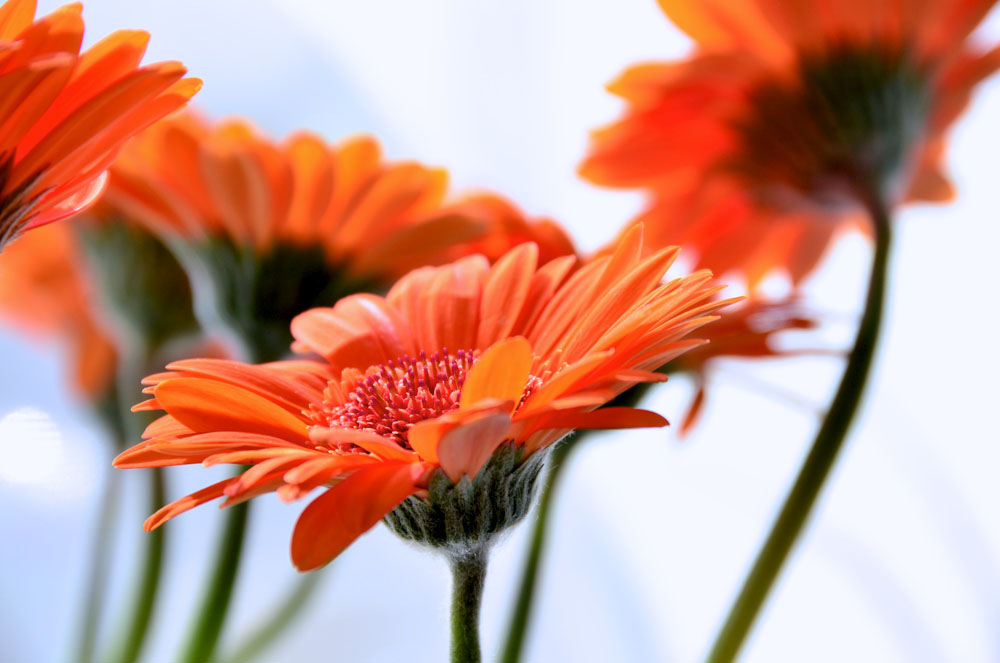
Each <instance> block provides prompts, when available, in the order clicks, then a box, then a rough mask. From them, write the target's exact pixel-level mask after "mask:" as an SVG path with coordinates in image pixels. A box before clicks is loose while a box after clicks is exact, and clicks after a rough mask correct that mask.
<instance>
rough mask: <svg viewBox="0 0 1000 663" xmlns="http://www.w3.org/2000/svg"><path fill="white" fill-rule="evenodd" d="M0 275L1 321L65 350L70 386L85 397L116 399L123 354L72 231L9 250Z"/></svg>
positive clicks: (55, 230)
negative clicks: (104, 317)
mask: <svg viewBox="0 0 1000 663" xmlns="http://www.w3.org/2000/svg"><path fill="white" fill-rule="evenodd" d="M0 275H2V277H0V317H2V318H3V319H5V320H7V321H9V322H10V323H13V324H14V325H16V326H17V327H18V328H19V329H21V330H23V331H24V332H25V333H27V334H30V335H32V336H35V337H36V338H38V339H52V338H54V339H56V340H57V341H58V342H60V343H63V344H65V345H66V346H67V348H68V349H69V356H68V360H67V363H68V364H69V366H68V368H69V371H68V373H69V381H70V383H71V385H72V388H73V390H74V391H76V392H77V393H78V394H79V395H80V396H82V397H84V398H86V399H88V400H91V401H93V402H95V403H100V402H102V401H104V400H106V399H108V398H109V397H110V398H112V399H114V393H113V392H114V385H115V371H116V367H117V365H118V362H117V359H118V353H117V350H116V349H115V344H114V341H113V340H112V338H111V337H110V333H109V332H108V331H107V330H106V327H105V324H106V323H105V322H103V321H101V320H100V319H99V312H98V311H99V304H98V300H97V297H98V294H97V292H96V291H95V285H96V284H95V283H94V277H93V274H92V273H91V271H90V268H89V267H88V265H87V264H86V262H85V260H84V258H83V255H82V253H81V248H80V243H79V240H77V238H76V236H75V234H74V230H73V228H72V227H70V226H69V225H53V226H47V227H45V228H44V229H39V230H38V232H35V233H32V234H31V235H30V236H27V237H25V238H23V239H22V240H21V241H19V242H18V243H17V244H16V245H13V246H11V247H9V248H7V249H6V250H5V251H4V252H3V254H2V255H0ZM111 407H112V408H114V407H116V404H115V403H114V402H112V404H111Z"/></svg>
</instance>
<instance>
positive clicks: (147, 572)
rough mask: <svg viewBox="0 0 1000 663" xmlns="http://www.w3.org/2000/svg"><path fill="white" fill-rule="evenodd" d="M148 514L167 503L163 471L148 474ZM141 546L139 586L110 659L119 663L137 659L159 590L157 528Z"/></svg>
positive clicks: (159, 536) (160, 561) (160, 557)
mask: <svg viewBox="0 0 1000 663" xmlns="http://www.w3.org/2000/svg"><path fill="white" fill-rule="evenodd" d="M148 477H149V494H148V495H149V503H148V505H147V506H148V508H149V512H150V513H152V512H153V511H155V510H156V509H159V508H160V507H161V506H163V504H164V503H165V502H166V501H167V489H166V481H165V479H164V476H163V470H161V469H160V468H154V469H152V470H150V471H149V473H148ZM142 540H143V543H144V545H145V553H144V554H143V562H142V569H141V571H140V572H139V584H138V586H137V588H136V592H135V599H134V600H133V601H132V608H131V610H130V611H129V613H128V614H129V617H130V622H129V624H128V626H127V627H126V630H125V639H124V641H123V643H122V646H121V649H120V650H119V652H118V654H117V655H116V656H114V657H112V660H115V661H121V663H132V661H136V660H138V659H139V654H140V653H141V652H142V646H143V644H144V643H145V640H146V634H147V633H148V631H149V625H150V623H152V619H153V610H154V608H155V607H156V596H157V594H158V593H159V588H160V576H161V573H162V570H163V549H164V543H165V540H164V530H163V528H162V527H161V528H158V529H156V530H154V531H152V532H150V533H149V534H148V535H146V536H143V537H142Z"/></svg>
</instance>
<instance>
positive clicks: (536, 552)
mask: <svg viewBox="0 0 1000 663" xmlns="http://www.w3.org/2000/svg"><path fill="white" fill-rule="evenodd" d="M582 437H583V436H582V435H579V436H577V437H574V438H568V439H565V440H563V441H562V442H560V443H559V444H557V445H556V446H555V447H554V448H553V449H552V453H550V454H549V457H548V459H547V460H546V462H547V463H548V471H547V472H546V474H545V486H544V487H543V488H542V495H541V497H540V498H539V500H538V515H537V516H536V517H535V526H534V529H532V531H531V541H530V543H529V544H528V555H527V557H526V559H525V561H524V569H523V570H522V571H521V582H520V584H519V585H518V590H517V598H516V599H515V602H514V611H513V613H512V615H511V621H510V626H508V628H507V639H506V640H505V642H504V646H503V650H502V652H501V654H500V660H501V661H502V662H503V663H517V661H519V660H521V654H522V653H523V652H524V640H525V636H526V634H527V631H528V622H529V621H530V620H531V609H532V607H533V606H534V598H535V591H536V589H537V586H538V569H539V566H540V564H541V559H542V552H543V551H544V550H545V539H546V533H547V531H548V522H549V512H550V511H551V510H552V501H553V495H554V494H555V489H556V486H557V484H558V483H559V477H560V476H562V469H563V467H565V466H566V457H567V456H568V455H569V452H570V451H571V450H572V448H573V447H574V446H576V444H577V443H579V441H580V440H581V439H582Z"/></svg>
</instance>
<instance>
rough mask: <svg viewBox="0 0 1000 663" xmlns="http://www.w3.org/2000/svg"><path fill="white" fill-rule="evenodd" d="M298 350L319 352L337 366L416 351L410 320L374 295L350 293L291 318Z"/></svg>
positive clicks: (382, 360) (374, 362)
mask: <svg viewBox="0 0 1000 663" xmlns="http://www.w3.org/2000/svg"><path fill="white" fill-rule="evenodd" d="M292 335H293V336H294V337H295V340H296V343H295V345H294V347H295V349H296V350H297V351H300V352H301V351H304V350H311V351H314V352H317V353H319V354H321V355H323V356H324V357H326V359H327V360H328V361H329V362H330V363H331V364H333V365H334V367H336V368H337V369H342V368H347V367H353V368H358V369H360V370H362V371H363V370H364V369H366V368H368V367H369V366H377V365H379V364H384V363H386V362H387V361H388V360H390V359H396V358H397V357H400V356H402V355H404V354H411V355H413V354H416V347H415V346H414V343H413V337H412V334H411V333H410V329H409V324H408V322H407V321H406V320H405V319H403V317H402V316H400V314H399V313H397V312H396V310H395V308H393V307H392V306H391V305H390V304H388V303H387V302H386V301H385V300H384V299H382V298H381V297H376V296H375V295H351V296H349V297H345V298H344V299H341V300H340V301H339V302H337V304H336V306H334V307H333V308H314V309H312V310H309V311H306V312H305V313H302V314H300V315H298V316H296V317H295V319H294V320H292Z"/></svg>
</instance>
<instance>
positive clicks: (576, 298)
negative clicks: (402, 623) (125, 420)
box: [115, 227, 727, 570]
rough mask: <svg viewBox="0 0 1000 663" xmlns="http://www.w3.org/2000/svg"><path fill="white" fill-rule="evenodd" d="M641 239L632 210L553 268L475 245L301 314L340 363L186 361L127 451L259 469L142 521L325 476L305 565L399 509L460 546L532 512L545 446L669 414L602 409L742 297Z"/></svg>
mask: <svg viewBox="0 0 1000 663" xmlns="http://www.w3.org/2000/svg"><path fill="white" fill-rule="evenodd" d="M641 253H642V235H641V228H640V227H637V228H634V229H633V230H632V231H631V232H629V233H626V234H625V235H624V236H623V238H622V240H621V241H620V243H619V244H618V246H617V249H616V250H615V252H614V253H613V254H611V255H607V256H603V257H600V258H597V259H595V260H593V261H592V262H589V263H587V264H585V265H584V266H582V267H581V268H580V269H578V270H577V271H575V272H574V271H573V265H574V260H575V259H574V258H573V257H563V258H557V259H556V260H553V261H551V262H549V263H547V264H546V265H544V266H543V267H540V268H539V267H538V255H539V252H538V247H537V246H536V245H535V244H532V243H528V244H523V245H521V246H518V247H516V248H514V249H513V250H511V251H510V252H508V253H507V254H506V255H504V256H503V257H502V258H501V259H500V260H499V261H497V263H496V264H495V265H494V266H493V267H492V268H491V267H490V266H489V263H488V261H487V260H486V258H485V257H483V256H480V255H476V256H471V257H466V258H463V259H461V260H459V261H457V262H454V263H451V264H448V265H445V266H442V267H424V268H421V269H418V270H415V271H413V272H411V273H410V274H408V275H407V276H405V277H404V278H403V279H402V280H400V281H399V282H398V283H397V284H396V285H395V286H394V287H393V288H392V290H391V291H390V292H389V293H388V295H387V296H386V297H384V298H383V297H380V296H376V295H367V294H363V295H353V296H350V297H347V298H345V299H342V300H341V301H339V302H338V303H337V304H336V305H335V306H333V307H332V308H319V309H313V310H311V311H307V312H306V313H303V314H301V315H300V316H298V317H297V318H296V319H295V320H294V322H293V323H292V332H293V334H294V335H295V338H296V345H295V347H296V349H297V350H299V351H302V352H315V353H316V354H318V355H321V356H322V357H323V358H324V360H325V361H314V360H309V359H298V360H288V361H281V362H275V363H270V364H263V365H256V366H255V365H248V364H242V363H238V362H233V361H213V360H201V359H193V360H188V361H182V362H175V363H174V364H171V365H170V366H169V367H168V369H169V372H168V373H163V374H159V375H154V376H151V377H150V378H148V379H147V381H146V384H147V385H148V389H147V391H148V392H149V393H151V394H152V396H153V398H152V399H151V400H149V401H147V402H145V403H143V404H141V405H139V406H137V407H136V409H138V410H164V411H165V412H166V414H165V415H164V416H163V417H161V418H160V419H158V420H157V421H156V422H154V423H153V424H152V425H151V426H150V427H149V429H148V430H147V431H146V433H145V435H144V437H145V438H146V440H145V441H144V442H142V443H141V444H138V445H137V446H135V447H133V448H131V449H129V450H128V451H126V452H124V453H123V454H121V455H120V456H119V457H118V458H117V459H116V460H115V465H116V466H117V467H120V468H135V467H155V466H166V465H183V464H190V463H202V464H205V465H215V464H219V463H232V464H236V465H252V466H253V467H252V468H250V469H248V470H246V471H245V472H243V473H242V474H241V475H239V476H236V477H233V478H230V479H226V480H224V481H221V482H219V483H216V484H214V485H212V486H209V487H208V488H205V489H203V490H201V491H198V492H196V493H194V494H192V495H189V496H187V497H185V498H182V499H180V500H178V501H176V502H174V503H173V504H170V505H168V506H166V507H164V508H163V509H161V510H160V511H158V512H157V513H155V514H154V515H153V516H152V517H150V518H149V520H147V521H146V529H147V530H148V529H153V528H155V527H158V526H159V525H161V524H162V523H163V522H164V521H166V520H168V519H169V518H172V517H174V516H176V515H177V514H179V513H181V512H183V511H186V510H188V509H190V508H192V507H194V506H197V505H199V504H202V503H204V502H207V501H209V500H213V499H215V498H218V497H223V496H224V497H226V498H227V499H226V501H225V502H224V503H223V506H226V505H230V504H234V503H238V502H241V501H243V500H246V499H249V498H251V497H254V496H256V495H260V494H262V493H266V492H270V491H276V492H277V493H278V496H279V497H281V498H282V499H284V500H294V499H297V498H300V497H303V496H304V495H306V494H308V493H310V492H311V491H313V490H314V489H316V488H319V487H321V486H327V487H328V489H327V491H326V492H325V493H323V495H322V496H320V497H319V498H317V499H316V500H315V501H313V502H312V504H310V505H309V506H308V507H307V508H306V510H305V511H304V512H303V513H302V516H301V518H300V519H299V522H298V524H297V526H296V528H295V533H294V534H293V537H292V551H291V552H292V560H293V562H294V563H295V565H296V566H297V567H298V568H299V569H301V570H310V569H315V568H317V567H319V566H322V565H323V564H326V563H327V562H329V561H330V560H331V559H333V558H334V557H336V556H337V555H338V554H339V553H340V552H341V551H342V550H343V549H344V548H346V547H347V546H348V545H349V544H350V543H351V542H352V541H353V540H354V539H356V538H357V537H358V536H359V535H360V534H362V533H364V532H365V531H366V530H368V529H369V528H370V527H372V526H373V525H374V524H375V523H377V522H378V521H379V520H380V519H382V518H386V517H387V522H389V523H390V524H391V525H392V526H393V528H394V530H395V531H396V532H397V533H400V534H402V535H403V536H405V537H407V538H411V539H414V540H418V541H423V542H426V543H430V544H434V545H438V546H442V547H444V548H445V549H446V550H453V551H454V550H455V549H457V548H461V547H463V546H465V547H466V548H470V547H471V548H478V547H481V546H485V545H486V544H487V543H488V542H489V540H490V539H491V538H492V537H493V535H495V534H496V533H497V532H499V531H500V530H502V529H504V528H505V527H507V526H509V525H511V524H512V523H513V522H514V521H516V520H517V519H519V518H520V517H521V516H523V515H524V513H525V511H526V510H527V507H528V505H529V503H530V495H531V486H532V484H533V482H534V478H535V476H536V475H537V472H538V469H539V467H540V465H541V459H542V457H543V454H542V453H540V452H541V451H542V450H544V449H546V448H547V447H549V446H551V445H552V444H553V443H555V442H556V441H557V440H559V439H560V438H562V437H563V436H565V435H566V434H567V433H568V432H570V431H571V430H573V429H577V428H630V427H639V426H662V425H665V424H666V421H665V420H664V419H663V418H662V417H660V416H659V415H657V414H654V413H652V412H647V411H644V410H635V409H632V408H605V409H599V410H598V409H595V408H598V407H599V406H600V405H602V404H605V403H607V402H608V401H610V400H611V399H612V398H614V397H615V396H616V395H617V394H619V393H620V392H622V391H624V390H625V389H627V388H629V387H630V386H632V385H635V384H637V383H642V382H648V381H661V380H663V379H665V378H664V376H662V375H661V374H659V373H655V372H653V371H654V370H655V369H656V368H658V367H659V366H662V365H663V364H665V363H666V362H668V361H670V360H671V359H673V358H674V357H676V356H678V355H679V354H681V353H682V352H684V351H685V350H687V349H689V348H692V347H694V346H697V345H698V344H700V343H701V341H697V340H686V339H684V337H685V336H686V335H687V334H689V333H690V332H691V331H693V330H694V329H696V328H698V327H699V326H701V325H702V324H704V323H706V322H708V321H710V320H712V319H714V318H713V317H712V316H710V315H709V314H710V313H711V312H712V311H714V310H715V309H717V308H719V307H721V306H723V305H725V304H726V303H727V302H722V301H711V300H712V295H713V294H714V293H716V292H718V290H719V288H718V287H715V286H714V285H712V284H711V283H710V277H711V275H710V274H709V273H707V272H699V273H696V274H693V275H691V276H688V277H685V278H680V279H677V280H674V281H671V282H669V283H667V284H662V283H661V279H662V277H663V275H664V273H665V271H666V270H667V268H668V267H669V266H670V264H671V263H672V262H673V260H674V257H675V256H676V255H677V250H676V249H674V248H671V249H664V250H661V251H659V252H656V253H655V254H653V255H652V256H649V257H647V258H645V259H643V258H642V257H641ZM491 459H492V460H491ZM484 467H485V469H484ZM404 500H406V505H405V506H404V507H401V506H400V505H401V503H403V502H404ZM463 500H466V501H463ZM463 505H464V506H463ZM390 512H391V515H388V516H387V514H390Z"/></svg>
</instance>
